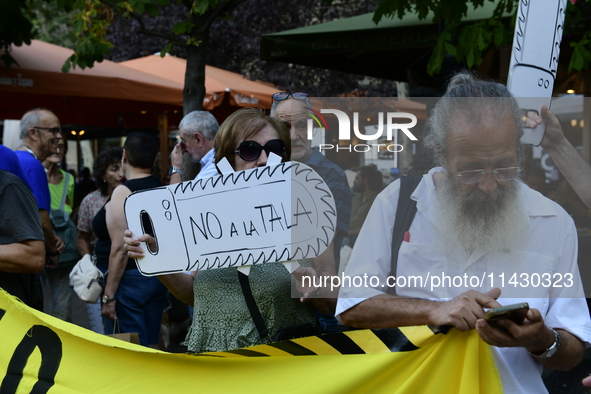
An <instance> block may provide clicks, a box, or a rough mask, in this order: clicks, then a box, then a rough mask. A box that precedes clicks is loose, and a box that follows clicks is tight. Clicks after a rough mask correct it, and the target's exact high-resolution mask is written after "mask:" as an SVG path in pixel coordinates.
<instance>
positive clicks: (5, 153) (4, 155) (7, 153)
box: [0, 145, 28, 185]
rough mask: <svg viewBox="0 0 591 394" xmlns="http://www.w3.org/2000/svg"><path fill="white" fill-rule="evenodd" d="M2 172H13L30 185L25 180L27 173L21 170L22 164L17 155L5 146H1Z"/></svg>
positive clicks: (0, 164) (0, 162)
mask: <svg viewBox="0 0 591 394" xmlns="http://www.w3.org/2000/svg"><path fill="white" fill-rule="evenodd" d="M0 170H4V171H8V172H12V173H13V174H14V175H16V176H18V177H19V178H20V179H22V180H23V182H25V183H26V184H27V185H28V183H27V180H26V179H25V173H24V172H23V169H22V168H21V163H20V162H19V161H18V158H17V157H16V153H14V152H13V151H12V150H10V149H9V148H7V147H5V146H4V145H0Z"/></svg>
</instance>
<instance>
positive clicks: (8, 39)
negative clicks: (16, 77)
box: [0, 0, 33, 67]
mask: <svg viewBox="0 0 591 394" xmlns="http://www.w3.org/2000/svg"><path fill="white" fill-rule="evenodd" d="M25 6H26V4H24V3H23V2H21V1H14V0H0V9H1V10H2V12H0V50H1V49H4V50H5V52H4V53H3V54H2V56H0V60H1V61H2V62H3V63H4V64H5V65H6V67H10V66H11V65H12V64H17V62H16V60H14V58H13V57H12V56H10V53H9V46H10V45H11V44H14V45H16V46H21V45H23V43H24V44H27V45H28V44H30V43H31V39H32V38H33V24H32V23H31V22H30V21H29V19H27V18H26V17H25V15H24V12H25Z"/></svg>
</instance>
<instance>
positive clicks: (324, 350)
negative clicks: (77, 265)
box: [0, 289, 502, 394]
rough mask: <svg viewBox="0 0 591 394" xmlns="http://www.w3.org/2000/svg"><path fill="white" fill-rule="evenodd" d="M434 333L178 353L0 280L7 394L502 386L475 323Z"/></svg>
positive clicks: (0, 388)
mask: <svg viewBox="0 0 591 394" xmlns="http://www.w3.org/2000/svg"><path fill="white" fill-rule="evenodd" d="M436 332H437V330H435V331H434V330H432V329H431V328H429V327H426V326H422V327H406V328H401V329H392V330H373V331H372V330H361V331H350V332H346V333H340V334H333V335H323V336H318V337H309V338H301V339H295V340H292V341H284V342H278V343H274V344H269V345H261V346H254V347H251V348H247V349H237V350H233V351H228V352H217V353H206V354H199V355H187V354H171V353H166V352H161V351H158V350H153V349H149V348H145V347H141V346H139V345H134V344H131V343H127V342H123V341H120V340H117V339H113V338H110V337H106V336H103V335H99V334H95V333H93V332H91V331H89V330H86V329H83V328H81V327H78V326H76V325H73V324H70V323H66V322H63V321H61V320H59V319H56V318H53V317H51V316H49V315H46V314H44V313H41V312H38V311H36V310H33V309H31V308H28V307H27V306H25V305H24V304H22V303H21V302H20V301H18V300H17V299H15V298H14V297H11V296H10V295H8V294H7V293H5V292H4V291H3V290H1V289H0V381H1V384H0V394H12V393H34V394H43V393H50V394H51V393H66V394H67V393H105V394H115V393H126V394H129V393H142V394H144V393H175V392H178V393H181V392H215V393H226V392H227V393H234V392H254V391H256V392H261V393H285V392H290V393H296V392H304V393H318V392H324V393H329V392H334V393H356V392H370V393H413V394H414V393H434V392H437V393H466V394H473V393H478V392H480V393H491V394H494V393H501V392H502V385H501V380H500V377H499V373H498V371H497V368H496V366H495V363H494V360H493V357H492V353H491V350H490V347H489V346H488V345H487V344H485V343H484V342H483V341H482V340H480V338H479V337H478V335H477V334H476V332H475V331H474V330H471V331H468V332H460V331H457V330H455V329H451V330H449V331H448V332H447V333H443V332H440V333H436ZM181 390H184V391H181Z"/></svg>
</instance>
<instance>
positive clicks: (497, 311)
mask: <svg viewBox="0 0 591 394" xmlns="http://www.w3.org/2000/svg"><path fill="white" fill-rule="evenodd" d="M528 310H529V304H528V303H527V302H522V303H519V304H512V305H505V306H500V307H498V308H490V309H489V310H488V311H486V321H488V322H495V321H496V320H500V319H509V320H511V321H513V322H514V323H516V324H523V321H524V320H525V315H526V314H527V311H528Z"/></svg>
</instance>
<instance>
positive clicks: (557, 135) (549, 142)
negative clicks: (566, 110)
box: [525, 105, 565, 151]
mask: <svg viewBox="0 0 591 394" xmlns="http://www.w3.org/2000/svg"><path fill="white" fill-rule="evenodd" d="M542 118H543V119H544V121H545V122H546V131H545V133H544V138H543V139H542V143H541V145H542V148H544V149H545V150H546V151H547V150H548V149H551V148H553V147H555V146H556V145H557V144H559V143H561V142H563V141H564V138H565V137H564V133H563V132H562V126H561V125H560V122H559V121H558V118H557V117H556V116H554V114H553V113H552V112H550V110H549V109H548V107H547V106H546V105H543V106H542V113H541V116H540V115H538V114H537V113H536V112H533V111H529V112H528V113H527V118H526V119H525V123H526V124H527V125H528V126H529V127H531V128H535V127H537V126H538V125H541V124H542V123H543V122H542Z"/></svg>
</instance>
